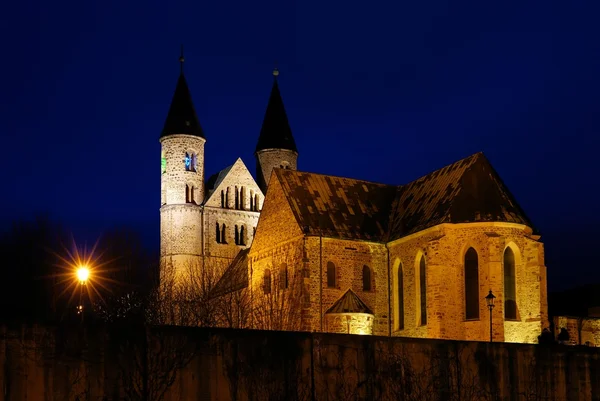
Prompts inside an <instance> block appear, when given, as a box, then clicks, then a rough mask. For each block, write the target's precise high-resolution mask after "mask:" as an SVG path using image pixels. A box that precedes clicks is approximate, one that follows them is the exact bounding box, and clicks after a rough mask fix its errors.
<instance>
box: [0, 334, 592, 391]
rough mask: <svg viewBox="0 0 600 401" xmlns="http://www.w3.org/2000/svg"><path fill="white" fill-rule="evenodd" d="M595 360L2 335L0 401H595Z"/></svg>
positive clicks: (540, 349) (430, 348) (360, 342)
mask: <svg viewBox="0 0 600 401" xmlns="http://www.w3.org/2000/svg"><path fill="white" fill-rule="evenodd" d="M599 357H600V353H599V350H597V349H594V348H590V347H567V346H559V345H552V346H539V345H519V344H506V343H493V344H490V343H478V342H457V341H441V340H422V339H408V338H400V337H394V338H389V337H374V336H352V335H341V334H337V335H336V334H310V333H291V332H264V331H249V330H225V329H220V330H219V329H182V328H173V327H160V328H152V329H146V328H144V327H143V326H137V327H136V326H132V325H131V324H129V325H127V326H125V325H123V326H112V327H82V326H71V327H39V326H18V327H2V328H0V389H3V391H1V392H0V401H5V400H30V401H31V400H44V401H52V400H76V399H78V400H138V399H146V400H160V399H165V400H267V399H270V400H284V399H285V400H311V399H313V400H350V399H352V400H355V399H360V400H402V399H410V400H454V399H457V400H458V399H460V400H598V399H599V398H598V397H599V395H600V361H599ZM163 396H164V398H163Z"/></svg>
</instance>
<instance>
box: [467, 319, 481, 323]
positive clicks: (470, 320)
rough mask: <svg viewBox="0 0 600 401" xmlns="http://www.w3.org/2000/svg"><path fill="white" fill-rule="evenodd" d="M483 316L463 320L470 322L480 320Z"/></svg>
mask: <svg viewBox="0 0 600 401" xmlns="http://www.w3.org/2000/svg"><path fill="white" fill-rule="evenodd" d="M480 321H481V318H473V319H464V320H463V322H465V323H468V322H480Z"/></svg>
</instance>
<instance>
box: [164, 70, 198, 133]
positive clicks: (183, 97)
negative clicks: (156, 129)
mask: <svg viewBox="0 0 600 401" xmlns="http://www.w3.org/2000/svg"><path fill="white" fill-rule="evenodd" d="M176 134H186V135H195V136H199V137H201V138H205V136H204V131H203V130H202V127H201V126H200V122H199V121H198V116H197V115H196V110H195V109H194V104H193V102H192V95H191V94H190V89H189V88H188V85H187V82H186V80H185V76H184V75H183V71H182V72H181V74H180V75H179V80H178V81H177V87H176V88H175V93H174V94H173V100H171V107H170V108H169V114H168V115H167V120H166V121H165V126H164V128H163V130H162V133H161V134H160V137H161V138H162V137H164V136H168V135H176Z"/></svg>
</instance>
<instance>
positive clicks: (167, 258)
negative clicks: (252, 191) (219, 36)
mask: <svg viewBox="0 0 600 401" xmlns="http://www.w3.org/2000/svg"><path fill="white" fill-rule="evenodd" d="M179 62H180V63H181V71H180V74H179V79H178V81H177V86H176V87H175V93H174V94H173V99H172V101H171V107H170V108H169V113H168V114H167V119H166V121H165V125H164V128H163V130H162V133H161V135H160V145H161V180H160V186H161V188H160V192H161V207H160V273H161V285H162V284H163V283H166V281H168V280H167V278H168V277H170V278H173V279H176V278H177V277H178V276H179V275H180V274H181V273H184V272H186V271H187V269H196V268H200V256H201V254H202V241H201V232H202V209H201V206H200V205H201V204H202V203H203V201H204V144H205V142H206V138H205V137H204V131H203V130H202V127H201V126H200V122H199V121H198V117H197V115H196V111H195V109H194V105H193V103H192V96H191V94H190V90H189V88H188V85H187V81H186V79H185V75H184V74H183V62H184V58H183V49H182V52H181V57H180V58H179ZM166 273H174V274H171V275H167V274H166Z"/></svg>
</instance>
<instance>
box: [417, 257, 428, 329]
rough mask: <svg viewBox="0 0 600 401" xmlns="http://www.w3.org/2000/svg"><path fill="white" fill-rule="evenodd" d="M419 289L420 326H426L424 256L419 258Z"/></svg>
mask: <svg viewBox="0 0 600 401" xmlns="http://www.w3.org/2000/svg"><path fill="white" fill-rule="evenodd" d="M419 289H420V291H421V294H420V298H421V299H420V301H421V325H422V326H425V325H426V324H427V270H426V267H425V256H421V262H420V263H419Z"/></svg>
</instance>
